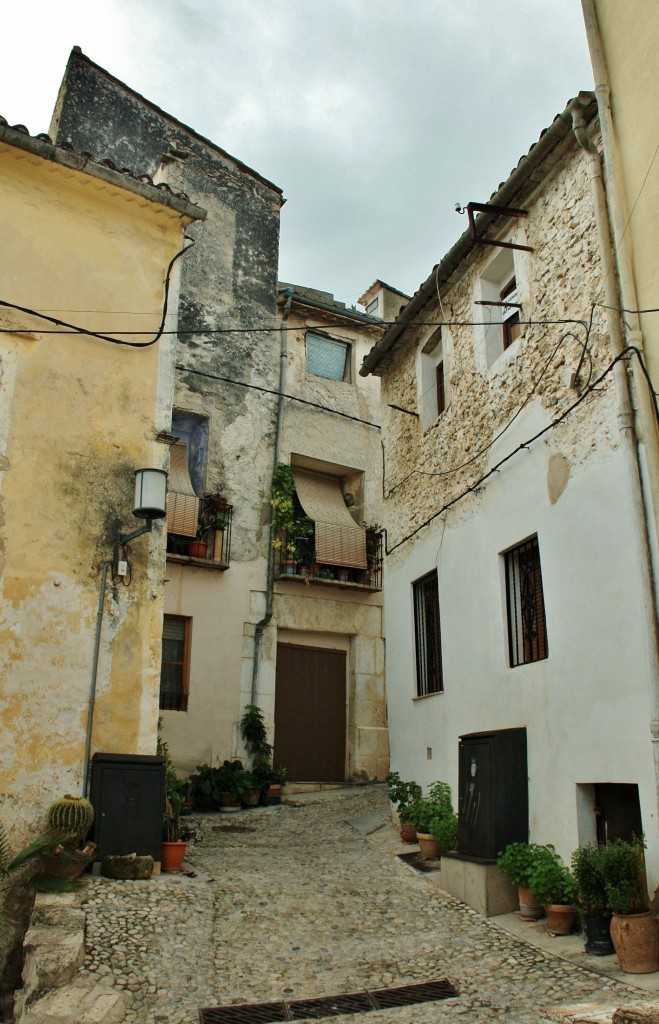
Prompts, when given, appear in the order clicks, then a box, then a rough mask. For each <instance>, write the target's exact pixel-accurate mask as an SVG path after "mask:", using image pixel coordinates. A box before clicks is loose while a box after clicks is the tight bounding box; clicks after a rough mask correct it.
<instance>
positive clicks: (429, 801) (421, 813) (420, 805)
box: [408, 782, 457, 859]
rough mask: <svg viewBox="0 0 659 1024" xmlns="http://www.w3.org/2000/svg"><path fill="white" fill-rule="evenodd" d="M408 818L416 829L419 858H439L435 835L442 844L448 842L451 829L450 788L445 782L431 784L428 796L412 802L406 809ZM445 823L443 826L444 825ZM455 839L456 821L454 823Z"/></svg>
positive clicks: (452, 814) (453, 816) (452, 817)
mask: <svg viewBox="0 0 659 1024" xmlns="http://www.w3.org/2000/svg"><path fill="white" fill-rule="evenodd" d="M408 817H409V819H410V821H411V822H412V824H413V825H414V827H415V829H416V837H417V841H418V843H419V849H420V851H421V856H422V857H425V858H426V859H435V858H437V857H438V856H439V853H440V849H439V840H438V838H437V836H436V835H435V832H436V831H438V832H439V833H440V834H441V835H442V839H443V841H444V842H450V840H451V835H452V828H453V819H454V818H455V815H454V813H453V806H452V804H451V787H450V786H449V784H448V783H447V782H433V783H431V784H430V786H429V787H428V794H427V796H425V797H419V798H417V799H416V800H413V801H412V803H411V804H410V805H409V808H408ZM444 823H445V824H444ZM455 835H456V838H457V820H456V821H455Z"/></svg>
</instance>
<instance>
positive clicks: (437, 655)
mask: <svg viewBox="0 0 659 1024" xmlns="http://www.w3.org/2000/svg"><path fill="white" fill-rule="evenodd" d="M413 596H414V637H415V645H416V693H417V697H425V696H426V695H427V694H429V693H441V692H442V691H443V689H444V677H443V674H442V639H441V634H440V628H439V591H438V588H437V570H436V569H435V570H434V571H433V572H431V573H428V575H427V576H424V577H423V579H420V580H417V582H416V583H415V584H414V589H413Z"/></svg>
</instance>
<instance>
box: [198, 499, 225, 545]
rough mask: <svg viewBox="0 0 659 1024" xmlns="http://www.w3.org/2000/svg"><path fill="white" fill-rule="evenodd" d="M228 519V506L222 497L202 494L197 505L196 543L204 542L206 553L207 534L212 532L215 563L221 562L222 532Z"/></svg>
mask: <svg viewBox="0 0 659 1024" xmlns="http://www.w3.org/2000/svg"><path fill="white" fill-rule="evenodd" d="M229 519H230V517H229V505H228V503H227V501H226V499H225V498H224V496H223V495H222V494H218V493H217V492H215V493H211V492H207V493H206V494H204V496H203V498H202V499H201V502H200V505H199V526H198V528H197V541H200V542H202V543H204V542H205V543H206V551H207V550H208V538H209V534H210V533H211V532H213V531H214V533H215V541H214V545H213V560H214V561H216V562H220V561H221V560H222V548H223V545H224V531H225V530H226V529H227V528H228V526H229ZM205 554H206V552H204V555H202V556H201V557H205Z"/></svg>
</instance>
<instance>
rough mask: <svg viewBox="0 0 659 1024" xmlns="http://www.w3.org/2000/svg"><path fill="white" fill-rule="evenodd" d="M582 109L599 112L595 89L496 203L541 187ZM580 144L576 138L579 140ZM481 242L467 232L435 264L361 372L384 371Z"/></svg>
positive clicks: (562, 119)
mask: <svg viewBox="0 0 659 1024" xmlns="http://www.w3.org/2000/svg"><path fill="white" fill-rule="evenodd" d="M573 110H579V111H580V112H581V114H582V115H583V117H584V119H585V121H586V123H589V122H590V121H592V119H593V118H594V117H595V116H596V114H597V102H596V99H595V94H594V93H592V92H586V93H583V92H582V93H580V94H579V96H577V97H576V98H575V99H572V100H570V102H569V103H568V104H567V106H566V108H565V110H564V111H563V112H562V113H560V114H558V115H557V117H556V118H554V120H553V122H552V123H551V124H550V125H549V127H548V128H547V129H546V130H545V131H544V132H543V134H542V135H541V136H540V138H539V139H538V141H537V142H536V143H534V145H533V146H532V147H531V149H530V150H529V152H528V154H526V156H523V157H522V158H521V160H520V161H519V163H518V164H517V167H516V168H515V169H514V171H513V172H512V173H511V174H510V175H509V177H508V178H507V179H506V181H504V182H503V184H502V185H500V186H499V188H498V190H497V191H496V192H494V193H493V194H492V195H491V196H490V199H489V202H490V203H491V204H492V205H494V206H514V205H516V203H515V198H516V196H517V195H518V193H519V191H520V190H521V189H522V187H523V186H524V185H529V184H530V185H531V189H530V190H529V194H530V193H531V192H532V191H535V189H536V188H537V187H538V184H539V181H532V176H533V174H534V172H535V171H536V170H537V169H538V168H539V167H540V166H541V165H542V163H543V162H544V161H545V160H546V159H547V157H548V156H549V154H550V153H551V152H552V151H553V150H554V149H555V148H556V147H557V146H558V145H559V144H560V143H561V142H563V141H564V140H565V139H566V138H568V137H569V135H570V133H571V131H572V111H573ZM575 145H576V141H575ZM499 219H500V216H499V215H498V214H496V213H481V214H479V215H478V217H477V218H476V225H477V227H478V228H479V229H480V234H481V236H482V235H484V234H485V232H486V231H487V229H488V228H489V227H490V225H491V224H493V223H494V222H495V221H496V220H499ZM478 244H479V243H478V241H477V240H475V239H474V238H472V236H471V234H470V232H469V230H468V229H467V231H465V232H463V234H462V235H461V236H460V238H459V239H458V240H457V242H456V243H455V245H453V246H452V248H451V249H449V251H448V252H447V254H446V255H445V256H444V258H443V259H442V260H441V262H440V263H439V264H437V265H436V266H435V267H433V269H432V272H431V273H430V274H429V276H428V277H427V278H426V280H425V281H424V283H423V284H422V285H421V287H420V288H419V290H418V291H417V292H416V293H415V295H414V296H413V297H412V299H411V300H410V301H409V302H408V304H407V305H406V306H405V307H404V309H403V310H402V311H401V313H400V314H399V316H398V317H397V318H396V320H395V322H394V323H393V324H392V325H391V326H390V327H389V328H388V330H387V331H385V333H384V334H383V336H382V337H381V338H380V339H379V341H378V342H377V343H376V344H375V345H374V346H373V348H372V349H371V351H370V352H369V353H368V354H367V356H366V357H365V359H364V361H363V363H362V365H361V367H360V368H359V374H360V376H362V377H368V375H369V374H370V373H374V374H377V373H378V371H379V372H380V373H382V372H383V369H384V368H383V366H382V364H383V363H384V361H385V359H386V358H387V356H388V355H389V353H390V352H391V350H392V349H393V348H394V346H395V345H396V343H397V342H398V340H399V339H400V337H401V335H402V333H403V331H404V330H405V328H406V327H407V326H408V324H409V323H410V321H413V320H414V319H415V317H416V316H417V315H418V314H419V313H420V312H421V310H422V309H423V308H424V306H425V305H426V304H427V302H428V300H429V299H430V298H431V297H432V296H433V295H435V294H436V293H437V290H438V289H439V288H441V287H442V285H444V284H446V282H447V281H448V280H449V278H450V277H451V275H452V274H453V273H454V272H455V270H456V269H457V268H458V267H459V266H460V264H461V263H462V262H463V260H464V259H465V258H466V257H467V256H468V255H469V253H470V252H471V251H472V250H473V249H474V248H475V247H476V246H477V245H478Z"/></svg>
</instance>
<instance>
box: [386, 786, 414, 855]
mask: <svg viewBox="0 0 659 1024" xmlns="http://www.w3.org/2000/svg"><path fill="white" fill-rule="evenodd" d="M384 781H385V782H386V784H387V790H388V793H389V800H390V801H391V803H392V804H394V806H395V808H396V815H397V817H398V824H399V826H400V837H401V839H402V840H403V842H404V843H415V842H416V829H415V827H414V825H413V824H412V822H411V821H410V814H409V808H410V804H412V803H413V802H414V801H415V800H419V799H420V797H421V793H422V790H421V786H420V785H419V784H418V782H405V781H403V779H401V777H400V775H399V773H398V772H389V774H388V775H387V777H386V779H385V780H384Z"/></svg>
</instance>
